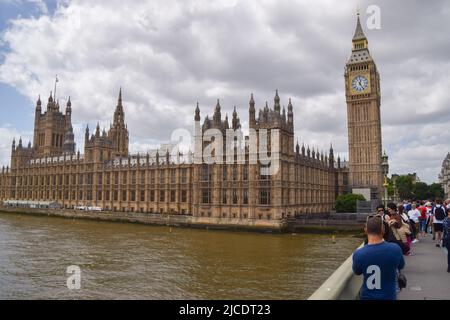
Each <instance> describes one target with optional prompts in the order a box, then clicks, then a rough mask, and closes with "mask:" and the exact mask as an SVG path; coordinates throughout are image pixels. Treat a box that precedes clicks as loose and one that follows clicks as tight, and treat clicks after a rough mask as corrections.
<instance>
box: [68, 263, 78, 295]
mask: <svg viewBox="0 0 450 320" xmlns="http://www.w3.org/2000/svg"><path fill="white" fill-rule="evenodd" d="M66 273H67V274H70V276H69V277H68V278H67V289H69V290H79V289H80V288H81V269H80V267H79V266H68V267H67V270H66Z"/></svg>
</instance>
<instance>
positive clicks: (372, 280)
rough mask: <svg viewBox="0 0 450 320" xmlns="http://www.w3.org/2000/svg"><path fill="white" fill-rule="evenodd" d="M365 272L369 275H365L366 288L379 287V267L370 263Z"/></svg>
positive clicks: (378, 288)
mask: <svg viewBox="0 0 450 320" xmlns="http://www.w3.org/2000/svg"><path fill="white" fill-rule="evenodd" d="M366 273H367V274H368V275H369V274H370V276H369V277H367V281H366V286H367V289H369V290H373V289H377V290H380V289H381V269H380V267H379V266H377V265H371V266H368V267H367V271H366Z"/></svg>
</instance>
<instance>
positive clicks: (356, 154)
mask: <svg viewBox="0 0 450 320" xmlns="http://www.w3.org/2000/svg"><path fill="white" fill-rule="evenodd" d="M344 77H345V96H346V101H347V125H348V146H349V184H350V188H352V190H354V189H359V190H357V191H355V192H358V193H365V194H366V198H367V195H370V200H375V201H377V200H381V195H382V184H383V176H382V171H381V156H382V154H381V150H382V142H381V115H380V105H381V94H380V75H379V73H378V70H377V66H376V64H375V62H374V60H373V59H372V56H371V54H370V52H369V43H368V40H367V37H366V35H365V34H364V31H363V28H362V25H361V21H360V18H359V13H358V14H357V18H356V28H355V33H354V35H353V39H352V52H351V55H350V58H349V59H348V61H347V64H346V67H345V75H344ZM360 189H365V191H361V190H360ZM366 200H369V199H366Z"/></svg>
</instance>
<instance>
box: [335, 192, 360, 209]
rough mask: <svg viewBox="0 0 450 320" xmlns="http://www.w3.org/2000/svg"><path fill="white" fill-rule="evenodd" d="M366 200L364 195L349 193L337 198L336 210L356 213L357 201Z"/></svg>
mask: <svg viewBox="0 0 450 320" xmlns="http://www.w3.org/2000/svg"><path fill="white" fill-rule="evenodd" d="M358 200H359V201H365V200H366V199H365V198H364V196H363V195H361V194H353V193H347V194H342V195H340V196H338V197H337V198H336V212H339V213H354V212H356V201H358Z"/></svg>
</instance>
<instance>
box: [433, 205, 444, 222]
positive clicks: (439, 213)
mask: <svg viewBox="0 0 450 320" xmlns="http://www.w3.org/2000/svg"><path fill="white" fill-rule="evenodd" d="M434 217H435V218H436V220H444V219H445V211H444V209H443V208H442V206H440V207H436V208H434Z"/></svg>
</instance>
